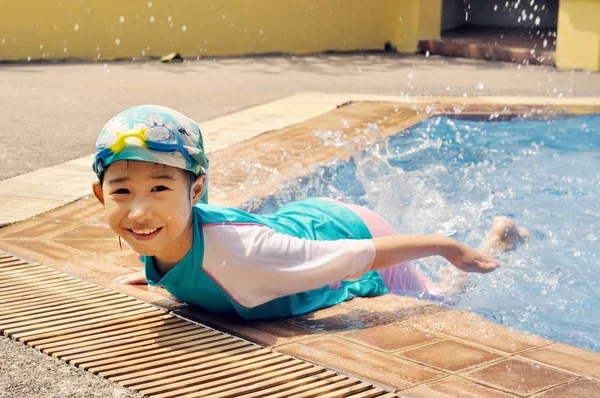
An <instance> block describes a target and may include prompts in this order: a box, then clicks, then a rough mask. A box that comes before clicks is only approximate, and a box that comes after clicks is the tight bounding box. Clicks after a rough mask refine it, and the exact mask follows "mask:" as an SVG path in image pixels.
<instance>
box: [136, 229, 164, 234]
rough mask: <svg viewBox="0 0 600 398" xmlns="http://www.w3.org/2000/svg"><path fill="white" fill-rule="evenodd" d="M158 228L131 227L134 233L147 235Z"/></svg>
mask: <svg viewBox="0 0 600 398" xmlns="http://www.w3.org/2000/svg"><path fill="white" fill-rule="evenodd" d="M157 229H158V228H153V229H132V231H133V232H135V233H136V234H140V235H149V234H151V233H152V232H154V231H156V230H157Z"/></svg>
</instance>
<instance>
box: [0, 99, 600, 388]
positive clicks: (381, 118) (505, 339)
mask: <svg viewBox="0 0 600 398" xmlns="http://www.w3.org/2000/svg"><path fill="white" fill-rule="evenodd" d="M435 106H436V109H437V110H436V112H445V111H448V112H450V111H451V109H452V106H451V105H448V104H446V105H444V104H436V105H435ZM424 107H425V105H424V104H423V105H419V106H417V107H416V109H413V106H412V105H411V106H410V107H409V106H407V105H406V104H398V103H389V102H378V103H355V104H351V105H348V106H344V107H341V108H339V109H337V110H334V111H332V112H330V113H328V114H325V115H322V116H320V117H317V118H315V119H312V120H310V121H309V122H305V123H302V124H299V125H293V126H289V127H286V128H284V129H280V130H276V131H273V132H270V133H267V134H263V135H261V136H258V137H256V138H255V139H253V140H252V141H249V142H246V143H244V144H243V145H241V144H240V145H234V146H232V147H230V148H227V149H224V150H221V151H217V152H215V153H214V154H213V155H211V184H212V187H211V189H212V196H211V201H212V202H213V203H216V204H222V205H233V206H238V205H240V204H243V203H244V202H245V201H247V200H248V199H250V198H252V197H254V196H261V197H263V196H268V195H269V194H271V193H273V192H274V191H275V190H276V188H277V187H279V186H281V184H282V182H283V181H284V180H289V179H293V178H295V177H300V176H302V175H305V174H306V173H307V172H308V171H310V166H311V165H312V164H313V163H314V162H316V160H317V159H319V160H320V159H330V158H331V157H340V158H343V157H344V156H348V155H347V154H346V153H345V152H344V151H341V150H340V149H339V148H337V147H333V146H325V145H322V144H321V143H320V141H319V140H318V139H316V137H314V135H313V131H315V130H317V129H321V130H324V131H325V130H339V131H341V133H342V134H346V136H347V137H349V138H352V137H353V134H355V129H356V128H358V129H359V130H360V129H364V128H366V127H367V126H368V124H369V123H374V124H375V125H377V128H378V130H379V133H380V134H381V135H383V136H386V135H390V134H395V133H397V132H398V131H399V130H401V129H402V128H404V127H407V126H409V125H412V124H414V123H416V122H417V121H420V120H422V119H423V118H424V117H428V114H427V113H426V112H422V108H424ZM503 107H504V106H503ZM527 109H530V107H527V106H524V105H523V106H517V107H512V108H511V107H506V109H504V110H503V108H498V107H497V106H495V105H489V104H483V105H480V106H476V105H468V106H466V107H465V110H466V111H465V113H467V114H469V115H474V114H478V112H492V111H493V112H496V111H498V112H504V113H506V114H511V113H519V112H524V111H527ZM582 109H583V108H582ZM342 119H345V120H346V121H347V125H348V126H349V127H345V126H344V125H342V123H340V120H342ZM361 137H362V135H361ZM359 138H360V137H359ZM358 145H361V143H360V142H359V144H358ZM242 154H243V155H244V156H248V158H247V159H248V162H249V161H250V160H253V159H256V156H258V155H260V158H259V159H261V163H264V164H265V165H267V167H268V171H266V172H265V170H264V169H256V168H253V167H248V163H247V162H243V160H244V159H242V158H241V155H242ZM232 159H235V162H234V163H232V161H231V160H232ZM0 248H1V249H2V250H5V251H7V252H11V253H15V254H17V255H18V256H23V257H25V258H28V259H32V260H34V261H38V262H40V263H42V264H43V265H46V266H50V267H52V268H55V269H57V270H60V271H63V272H66V273H68V274H70V275H73V276H77V277H79V278H82V279H85V280H86V281H89V282H93V283H95V284H97V285H101V286H105V287H109V288H111V289H113V290H115V291H118V292H122V293H126V294H128V295H130V296H134V297H136V298H139V299H142V300H144V301H146V302H148V303H151V304H153V305H155V306H158V307H160V308H162V309H164V310H167V311H169V312H170V313H172V314H174V315H177V316H181V317H184V318H188V319H191V320H194V321H197V322H200V323H202V324H205V325H207V326H210V327H213V328H215V329H218V330H221V331H224V332H226V333H230V334H232V335H235V336H238V337H241V338H244V339H247V340H249V341H251V342H255V343H258V344H260V345H262V346H265V347H268V348H270V349H272V350H274V351H276V352H280V353H282V354H288V355H292V356H294V357H297V358H300V359H304V360H307V361H310V362H315V363H317V364H319V365H323V366H325V367H328V368H331V369H334V370H338V371H341V372H343V373H347V374H350V375H352V376H356V377H359V378H360V379H363V380H367V381H369V382H372V383H374V384H376V385H379V386H381V388H383V389H384V390H386V391H395V392H396V393H397V394H400V395H401V396H415V397H419V396H423V397H425V396H426V397H454V396H469V397H472V396H482V397H495V396H497V397H514V396H521V397H525V396H547V397H550V396H590V395H589V394H588V392H589V391H594V389H595V388H596V387H597V386H598V383H600V372H599V371H598V369H600V354H597V353H593V352H589V351H586V350H581V349H577V348H574V347H570V346H567V345H564V344H559V343H555V342H552V341H549V340H546V339H543V338H541V337H538V336H533V335H529V334H526V333H522V332H518V331H515V330H511V329H508V328H504V327H501V326H498V325H496V324H494V323H491V322H488V321H486V320H483V319H481V318H480V317H479V316H477V315H475V314H470V313H463V312H460V311H454V310H449V309H446V308H444V307H442V306H439V305H437V304H432V303H430V302H426V301H421V300H418V299H415V298H410V297H400V296H393V295H385V296H381V297H376V298H369V299H354V300H352V301H349V302H345V303H342V304H340V305H337V306H334V307H331V308H327V309H324V310H321V311H317V312H315V313H312V314H306V315H303V316H298V317H294V318H288V319H280V320H271V321H252V322H249V321H243V320H241V319H238V318H235V317H224V316H219V315H215V314H209V313H207V312H206V311H204V310H202V309H200V308H194V307H191V306H188V305H186V304H183V303H181V302H179V301H178V300H176V299H175V298H173V297H172V296H170V295H169V294H168V293H167V292H166V291H165V290H164V289H161V288H154V287H148V286H125V285H119V284H115V283H113V282H112V280H113V278H114V277H116V276H118V275H125V274H128V273H131V272H137V271H140V270H141V269H142V266H141V263H140V262H139V261H138V259H137V255H136V254H135V253H134V252H133V251H132V250H131V249H130V248H129V247H128V246H127V244H126V243H125V242H122V249H121V248H120V247H119V241H118V240H117V238H116V237H115V236H114V235H113V234H112V232H111V231H110V230H109V229H108V227H107V226H106V224H105V220H104V216H103V214H102V207H101V206H100V204H99V203H98V202H97V201H96V199H95V198H93V197H89V196H88V197H86V198H83V199H81V200H79V201H76V202H74V203H71V204H69V205H66V206H63V207H61V208H58V209H55V210H53V211H50V212H48V213H45V214H42V215H40V216H36V217H34V218H30V219H28V220H25V221H23V222H20V223H17V224H12V225H9V226H7V227H4V228H0ZM0 261H1V260H0ZM344 388H349V389H351V388H353V387H352V386H351V385H350V386H346V387H344ZM298 389H299V390H298V391H299V393H301V391H302V386H298ZM340 394H341V393H340ZM340 394H338V395H333V396H339V395H340ZM357 394H358V392H357ZM553 394H554V395H553ZM561 394H567V395H561ZM578 394H579V395H578ZM586 394H587V395H586ZM312 396H314V395H312Z"/></svg>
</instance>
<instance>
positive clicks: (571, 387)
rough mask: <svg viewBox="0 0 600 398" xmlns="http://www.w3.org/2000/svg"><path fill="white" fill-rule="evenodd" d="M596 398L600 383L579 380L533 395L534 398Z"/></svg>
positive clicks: (598, 393)
mask: <svg viewBox="0 0 600 398" xmlns="http://www.w3.org/2000/svg"><path fill="white" fill-rule="evenodd" d="M597 396H600V382H599V381H595V380H585V379H579V380H576V381H574V382H573V383H569V384H565V385H562V386H560V387H555V388H552V389H550V390H546V391H544V392H541V393H539V394H536V395H533V397H535V398H563V397H569V398H591V397H597Z"/></svg>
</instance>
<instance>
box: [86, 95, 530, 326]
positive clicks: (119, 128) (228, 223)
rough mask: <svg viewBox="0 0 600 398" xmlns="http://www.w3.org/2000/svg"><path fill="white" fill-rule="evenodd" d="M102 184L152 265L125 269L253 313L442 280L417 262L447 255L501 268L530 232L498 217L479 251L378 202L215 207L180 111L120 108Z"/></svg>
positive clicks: (114, 215) (209, 302)
mask: <svg viewBox="0 0 600 398" xmlns="http://www.w3.org/2000/svg"><path fill="white" fill-rule="evenodd" d="M94 171H95V172H96V174H97V176H98V182H96V183H94V185H93V191H94V194H95V195H96V197H97V198H98V200H99V201H100V203H102V205H103V206H104V208H105V210H106V213H107V215H108V223H109V225H110V228H111V229H112V230H113V231H114V232H115V233H116V234H117V235H119V236H120V237H121V238H123V239H125V241H127V243H129V245H130V246H131V247H132V248H133V250H135V251H136V252H137V253H139V254H141V255H142V257H141V259H142V261H143V262H144V265H145V266H144V273H143V274H134V275H128V276H124V277H120V278H117V279H116V281H117V282H120V283H126V284H134V283H148V284H150V285H161V286H163V287H164V288H165V289H166V290H167V291H169V292H170V293H171V294H172V295H173V296H175V297H176V298H178V299H180V300H181V301H183V302H186V303H189V304H194V305H198V306H201V307H203V308H206V309H208V310H210V311H216V312H221V313H238V314H239V315H240V316H241V317H243V318H246V319H260V318H274V317H284V316H291V315H299V314H304V313H307V312H312V311H315V310H318V309H320V308H324V307H328V306H331V305H335V304H338V303H340V302H343V301H346V300H349V299H352V298H353V297H356V296H360V297H369V296H377V295H382V294H385V293H388V292H393V293H399V294H401V293H411V292H412V293H418V292H428V293H431V294H439V293H440V292H441V291H442V289H441V288H440V287H439V286H437V285H436V284H434V283H432V282H431V281H430V280H428V279H427V278H425V277H424V276H423V275H421V274H420V273H419V272H418V271H417V270H415V269H414V268H413V267H412V265H411V264H410V263H409V261H411V260H415V259H419V258H423V257H427V256H434V255H440V256H442V257H444V258H445V259H446V260H448V261H449V262H450V263H452V264H453V265H454V266H456V267H457V268H459V269H461V270H463V271H466V272H490V271H493V270H494V269H496V268H497V267H498V266H499V265H500V264H499V262H498V261H497V260H495V259H494V258H493V254H494V251H495V250H497V249H498V250H506V249H510V248H512V246H513V245H514V244H515V243H516V242H517V241H519V240H522V239H523V238H524V237H525V234H526V231H525V230H523V229H519V228H517V226H516V225H515V224H514V223H513V222H512V221H511V220H509V219H508V218H505V217H504V218H496V219H495V221H494V227H493V228H492V230H491V231H490V233H489V234H488V236H487V238H486V241H485V242H484V244H483V245H482V246H481V247H480V248H479V249H472V248H469V247H466V246H464V245H462V244H460V243H459V242H457V241H455V240H452V239H450V238H448V237H445V236H441V235H397V234H396V233H395V232H394V230H393V229H392V227H391V226H390V225H389V224H388V223H387V222H386V221H385V220H384V219H383V218H382V217H381V216H379V215H378V214H376V213H374V212H373V211H371V210H369V209H366V208H363V207H360V206H356V205H348V204H344V203H341V202H338V201H335V200H330V199H324V198H313V199H307V200H303V201H298V202H292V203H289V204H287V205H285V206H283V207H282V208H281V209H280V210H279V211H277V213H275V214H270V215H252V214H248V213H246V212H244V211H242V210H239V209H234V208H225V207H217V206H212V205H209V204H208V203H207V202H208V195H207V188H208V176H207V172H208V159H207V158H206V157H205V154H204V147H203V142H202V136H201V133H200V129H199V127H198V125H197V124H196V123H195V122H194V121H193V120H191V119H189V118H188V117H186V116H184V115H182V114H181V113H179V112H176V111H174V110H172V109H169V108H165V107H161V106H156V105H144V106H138V107H134V108H131V109H128V110H125V111H123V112H121V113H120V114H118V115H116V116H115V117H113V118H112V119H111V120H110V121H109V122H108V123H107V124H106V126H105V127H104V128H103V130H102V132H101V133H100V136H99V137H98V139H97V141H96V155H95V159H94Z"/></svg>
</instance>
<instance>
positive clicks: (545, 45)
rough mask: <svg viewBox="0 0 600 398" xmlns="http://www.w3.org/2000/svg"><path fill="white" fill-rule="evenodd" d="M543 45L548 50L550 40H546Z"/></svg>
mask: <svg viewBox="0 0 600 398" xmlns="http://www.w3.org/2000/svg"><path fill="white" fill-rule="evenodd" d="M543 45H544V48H546V47H547V46H548V39H544V43H543Z"/></svg>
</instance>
